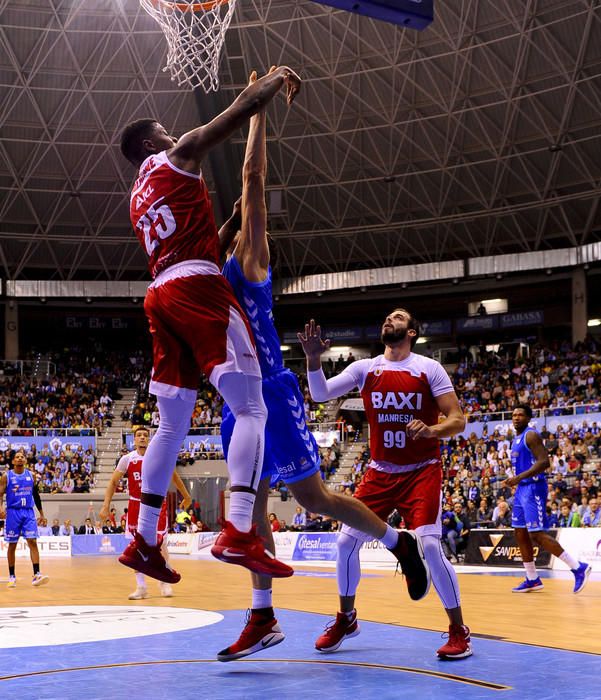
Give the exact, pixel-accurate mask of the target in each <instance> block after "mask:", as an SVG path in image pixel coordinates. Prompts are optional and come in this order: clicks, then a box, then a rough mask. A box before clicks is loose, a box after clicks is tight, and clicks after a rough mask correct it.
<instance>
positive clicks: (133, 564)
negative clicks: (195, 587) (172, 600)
mask: <svg viewBox="0 0 601 700" xmlns="http://www.w3.org/2000/svg"><path fill="white" fill-rule="evenodd" d="M161 542H162V538H161V537H159V541H158V544H156V545H155V546H154V547H151V546H150V545H149V544H148V543H147V542H146V540H145V539H144V538H143V537H142V535H140V534H139V533H138V532H136V533H135V534H134V538H133V540H132V541H131V542H130V543H129V544H128V545H127V547H126V548H125V550H124V552H123V554H122V555H121V556H120V557H119V561H120V562H121V563H122V564H124V565H125V566H129V568H130V569H135V570H136V571H139V572H140V573H142V574H146V576H150V578H156V579H158V580H159V581H163V582H164V583H178V582H179V580H180V579H181V576H180V575H179V574H178V573H177V571H174V570H173V569H172V568H171V567H170V566H169V564H167V562H166V561H165V559H164V558H163V555H162V554H161Z"/></svg>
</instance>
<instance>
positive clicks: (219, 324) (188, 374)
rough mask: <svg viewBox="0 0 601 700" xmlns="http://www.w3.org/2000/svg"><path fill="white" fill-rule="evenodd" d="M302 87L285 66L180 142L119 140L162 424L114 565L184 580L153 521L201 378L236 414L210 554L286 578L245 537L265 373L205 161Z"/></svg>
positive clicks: (145, 132) (134, 132)
mask: <svg viewBox="0 0 601 700" xmlns="http://www.w3.org/2000/svg"><path fill="white" fill-rule="evenodd" d="M300 83H301V81H300V78H299V77H298V76H297V75H296V74H295V73H294V72H293V71H292V70H290V68H287V67H279V68H275V69H274V70H272V71H270V73H269V74H268V75H266V76H264V77H263V78H260V79H259V80H257V81H256V82H255V83H253V84H252V85H249V86H248V87H247V88H246V89H245V90H243V92H242V93H241V94H240V95H239V96H238V97H237V98H236V100H235V101H234V102H233V103H232V104H231V105H230V106H229V107H228V108H227V109H226V110H225V111H224V112H223V113H222V114H220V115H218V116H217V117H215V119H213V120H212V121H211V122H209V123H208V124H206V125H203V126H200V127H198V128H197V129H194V130H193V131H190V132H188V133H186V134H184V135H183V136H182V137H181V138H180V139H179V140H178V139H175V138H173V137H172V136H170V135H169V133H168V132H167V131H166V129H165V128H164V127H162V126H161V125H160V124H159V123H158V122H157V121H156V120H154V119H142V120H139V121H137V122H134V123H133V124H130V125H129V126H127V127H126V128H125V130H124V131H123V134H122V138H121V150H122V152H123V154H124V155H125V156H126V158H128V160H129V161H130V162H131V163H133V164H134V165H135V166H136V167H137V168H139V173H138V179H137V180H136V182H135V185H134V187H133V190H132V193H131V203H130V217H131V222H132V225H133V227H134V229H135V231H136V234H137V236H138V238H139V240H140V243H141V244H142V246H143V247H144V249H145V251H146V253H147V255H148V257H149V268H150V272H151V275H152V277H153V278H154V281H153V282H152V284H151V285H150V287H149V289H148V293H147V295H146V299H145V302H144V310H145V312H146V316H147V318H148V321H149V325H150V333H151V335H152V341H153V360H154V361H153V370H152V381H151V383H150V390H151V392H152V393H154V394H156V396H157V401H158V406H159V413H160V425H159V429H158V431H157V434H156V435H155V437H154V439H153V441H152V443H151V444H150V446H149V449H148V452H147V454H146V457H145V460H144V471H143V474H142V495H141V504H140V516H139V519H138V527H137V532H136V535H135V538H134V540H133V542H132V543H131V544H130V545H129V546H128V547H127V548H126V550H125V552H123V554H122V555H121V557H120V558H119V561H120V562H121V563H123V564H125V565H126V566H130V567H132V568H134V569H136V570H139V571H141V572H142V573H146V574H148V575H149V576H153V577H154V578H158V579H159V580H165V581H167V582H177V580H179V575H178V574H175V573H174V572H173V571H171V570H170V569H169V568H167V567H166V566H165V563H164V560H163V558H162V556H161V554H160V552H159V550H158V547H157V545H156V531H157V520H158V517H159V514H160V510H161V506H162V503H163V498H164V496H165V493H166V492H167V487H168V485H169V482H170V480H171V474H172V472H173V468H174V466H175V462H176V459H177V453H178V451H179V448H180V445H181V444H182V441H183V439H184V437H185V436H186V434H187V432H188V430H189V427H190V416H191V414H192V410H193V408H194V404H195V400H196V391H197V388H198V380H199V375H200V372H204V374H205V375H206V376H207V377H208V378H209V380H210V381H211V383H212V384H213V385H214V386H215V387H216V388H217V389H218V391H219V393H220V394H221V395H222V396H223V398H224V399H225V400H226V401H227V403H228V406H230V408H231V410H232V412H233V413H234V415H235V416H236V428H235V430H234V435H233V436H232V445H231V447H230V451H229V455H228V470H229V473H230V480H231V494H232V495H231V499H230V512H229V518H230V522H228V523H227V524H226V527H225V528H224V530H223V531H222V533H221V534H220V535H219V537H218V538H217V540H216V542H215V545H214V546H213V548H212V552H213V554H214V555H215V556H217V557H218V558H220V559H222V560H223V561H227V562H230V563H232V564H240V565H242V566H246V567H247V568H249V569H250V570H251V571H255V572H257V573H262V574H269V575H271V576H275V577H284V576H290V575H292V573H293V570H292V569H291V568H290V567H289V566H287V565H285V564H282V563H281V562H279V561H278V560H277V559H275V558H274V557H273V556H272V555H271V553H269V552H266V551H265V548H264V546H263V542H262V540H261V538H260V537H259V536H258V535H257V533H256V530H255V528H253V527H252V511H253V505H254V501H255V496H256V489H257V485H258V481H259V478H260V475H261V465H262V462H263V451H264V431H265V420H266V409H265V404H264V402H263V397H262V393H261V371H260V368H259V363H258V361H257V356H256V352H255V348H254V343H253V341H252V340H251V334H250V327H249V325H248V321H247V319H246V317H245V315H244V312H243V311H242V309H241V308H240V306H239V304H238V302H237V301H236V299H235V297H234V294H233V292H232V289H231V287H230V285H229V283H228V282H227V281H226V280H225V279H224V278H223V277H222V276H221V274H220V270H219V238H218V233H217V228H216V226H215V221H214V217H213V210H212V206H211V200H210V197H209V194H208V189H207V186H206V183H205V181H204V179H203V177H202V173H201V162H202V159H203V158H204V157H205V156H206V155H207V153H208V151H209V150H210V149H211V148H212V147H214V146H215V145H217V144H218V143H219V142H221V141H223V140H224V139H226V138H227V137H228V136H230V135H231V134H232V133H233V132H234V131H236V130H237V129H239V128H240V127H241V126H243V125H244V124H245V123H246V122H247V121H248V120H249V119H250V117H251V116H252V115H253V114H256V113H257V112H258V111H259V110H261V109H263V108H265V106H266V105H267V104H268V103H269V102H270V101H271V100H272V99H273V97H274V96H275V95H276V94H277V93H278V92H279V91H280V89H281V88H282V87H286V93H287V100H288V104H292V102H293V101H294V98H295V96H296V94H297V93H298V91H299V89H300Z"/></svg>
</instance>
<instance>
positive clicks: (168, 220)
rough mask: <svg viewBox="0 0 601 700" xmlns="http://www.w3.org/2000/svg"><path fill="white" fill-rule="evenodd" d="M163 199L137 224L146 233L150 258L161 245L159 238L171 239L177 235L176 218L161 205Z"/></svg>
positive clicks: (153, 204)
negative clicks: (173, 235)
mask: <svg viewBox="0 0 601 700" xmlns="http://www.w3.org/2000/svg"><path fill="white" fill-rule="evenodd" d="M163 199H165V198H164V197H160V198H159V199H157V201H156V202H153V203H152V204H151V205H150V206H149V207H148V209H147V210H146V213H145V214H142V216H141V217H140V218H139V219H138V223H137V224H136V228H140V229H142V231H143V232H144V246H145V248H146V253H147V255H148V257H150V256H151V255H152V252H153V251H154V249H155V248H156V247H157V246H158V245H159V238H160V239H163V238H169V236H171V235H172V234H173V233H175V228H176V224H175V217H174V216H173V212H172V211H171V209H169V207H168V206H167V205H166V204H161V202H162V200H163Z"/></svg>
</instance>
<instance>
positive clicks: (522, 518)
mask: <svg viewBox="0 0 601 700" xmlns="http://www.w3.org/2000/svg"><path fill="white" fill-rule="evenodd" d="M511 525H512V526H513V527H525V528H526V529H527V530H529V531H532V532H537V531H539V530H548V528H549V522H548V519H547V481H546V480H545V479H542V480H541V481H534V482H532V483H530V484H518V487H517V489H516V490H515V499H514V502H513V511H512V514H511Z"/></svg>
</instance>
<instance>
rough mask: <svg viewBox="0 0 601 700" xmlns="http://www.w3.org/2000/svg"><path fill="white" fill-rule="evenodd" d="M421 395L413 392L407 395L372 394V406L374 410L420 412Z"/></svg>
mask: <svg viewBox="0 0 601 700" xmlns="http://www.w3.org/2000/svg"><path fill="white" fill-rule="evenodd" d="M422 397H423V395H422V394H421V393H418V392H415V391H412V392H409V393H408V394H405V392H403V391H387V392H386V393H385V394H384V393H383V392H381V391H372V392H371V405H372V406H373V407H374V408H394V409H396V410H397V411H403V410H408V411H419V410H421V407H422Z"/></svg>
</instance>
